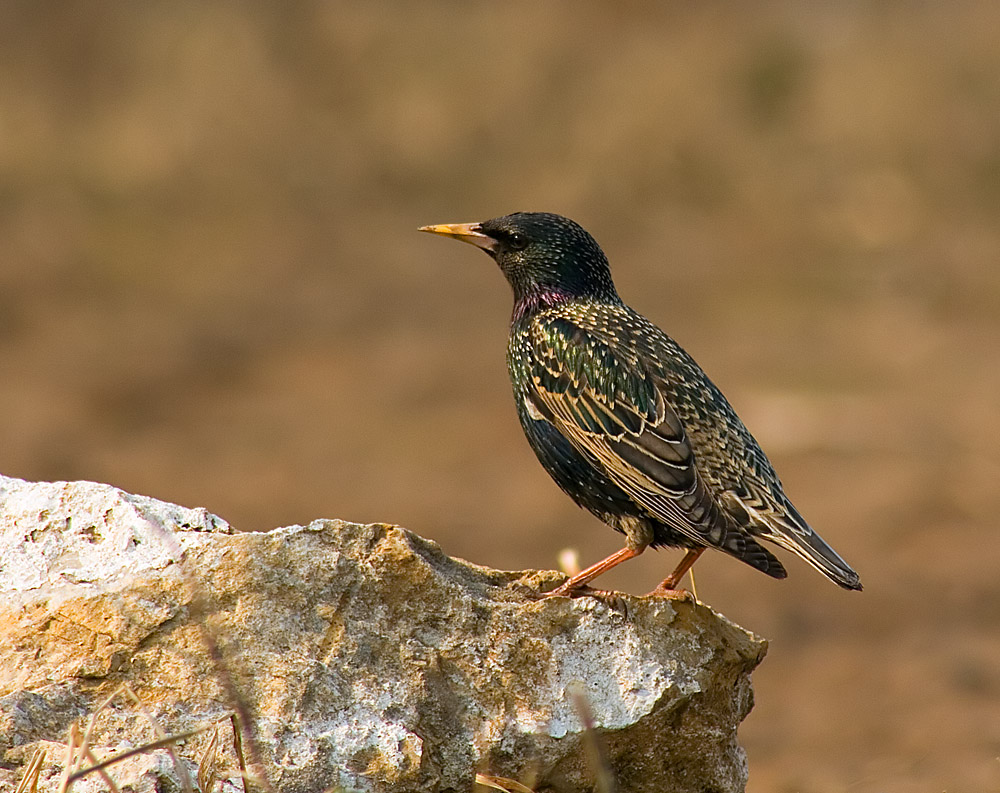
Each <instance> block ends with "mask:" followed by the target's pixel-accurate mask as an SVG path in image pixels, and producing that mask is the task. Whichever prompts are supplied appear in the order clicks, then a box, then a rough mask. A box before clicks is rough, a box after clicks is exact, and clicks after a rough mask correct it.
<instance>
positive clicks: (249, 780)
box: [229, 713, 256, 793]
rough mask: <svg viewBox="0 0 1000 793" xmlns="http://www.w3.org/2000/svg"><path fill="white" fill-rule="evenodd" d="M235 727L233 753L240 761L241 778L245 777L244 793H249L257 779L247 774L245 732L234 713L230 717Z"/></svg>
mask: <svg viewBox="0 0 1000 793" xmlns="http://www.w3.org/2000/svg"><path fill="white" fill-rule="evenodd" d="M229 721H230V723H231V724H232V725H233V751H234V752H236V759H237V760H239V761H240V776H242V777H243V791H244V793H247V791H249V790H250V785H251V784H256V779H255V778H254V777H252V776H251V775H250V774H249V773H248V772H247V758H246V755H245V754H244V753H243V732H242V729H241V727H240V717H239V716H238V715H237V714H236V713H234V714H233V715H231V716H230V717H229Z"/></svg>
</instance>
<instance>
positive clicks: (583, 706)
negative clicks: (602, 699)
mask: <svg viewBox="0 0 1000 793" xmlns="http://www.w3.org/2000/svg"><path fill="white" fill-rule="evenodd" d="M568 691H569V695H570V696H571V697H572V698H573V706H574V707H575V708H576V712H577V714H579V716H580V723H581V724H582V725H583V729H584V732H583V746H584V750H585V751H586V753H587V764H588V765H589V766H590V770H591V771H592V772H593V774H594V791H595V793H617V790H618V782H617V780H616V779H615V774H614V771H613V770H612V768H611V763H609V762H608V755H607V752H606V751H605V748H604V742H603V741H602V740H601V736H600V734H599V733H598V732H597V729H596V724H595V723H594V714H593V711H592V710H591V709H590V701H589V700H588V699H587V695H586V693H585V691H584V688H583V686H582V685H580V684H575V685H573V684H571V685H570V686H569V687H568Z"/></svg>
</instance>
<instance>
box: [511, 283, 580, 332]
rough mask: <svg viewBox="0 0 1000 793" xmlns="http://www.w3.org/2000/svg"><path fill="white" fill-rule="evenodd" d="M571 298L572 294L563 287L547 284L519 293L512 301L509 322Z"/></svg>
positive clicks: (512, 322)
mask: <svg viewBox="0 0 1000 793" xmlns="http://www.w3.org/2000/svg"><path fill="white" fill-rule="evenodd" d="M572 299H573V295H572V294H571V293H570V292H567V291H566V290H564V289H559V288H558V287H552V286H547V287H543V288H539V289H532V290H531V291H530V292H527V293H526V294H524V295H521V296H519V297H518V298H517V300H516V301H515V302H514V313H513V315H512V316H511V319H510V324H511V325H513V324H514V323H516V322H518V321H520V320H522V319H524V318H525V317H529V316H531V315H532V314H536V313H538V312H539V311H542V310H544V309H546V308H552V307H553V306H558V305H560V304H562V303H568V302H569V301H570V300H572Z"/></svg>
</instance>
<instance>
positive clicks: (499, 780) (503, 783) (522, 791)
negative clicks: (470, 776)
mask: <svg viewBox="0 0 1000 793" xmlns="http://www.w3.org/2000/svg"><path fill="white" fill-rule="evenodd" d="M476 784H477V785H482V786H483V787H490V788H493V789H494V790H503V791H504V792H505V793H535V791H533V790H532V789H531V788H529V787H525V786H524V785H522V784H521V783H520V782H518V781H517V780H516V779H506V778H504V777H502V776H490V775H488V774H476Z"/></svg>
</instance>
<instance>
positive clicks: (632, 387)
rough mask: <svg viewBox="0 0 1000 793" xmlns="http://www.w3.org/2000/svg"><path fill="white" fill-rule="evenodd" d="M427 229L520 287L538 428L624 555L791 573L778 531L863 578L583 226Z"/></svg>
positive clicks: (562, 478) (839, 573) (854, 579)
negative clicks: (702, 551)
mask: <svg viewBox="0 0 1000 793" xmlns="http://www.w3.org/2000/svg"><path fill="white" fill-rule="evenodd" d="M456 229H459V230H460V231H456ZM427 230H428V231H436V232H438V233H444V234H450V235H452V236H457V237H459V238H461V239H466V241H471V242H473V243H474V244H476V245H477V246H479V247H481V248H484V249H485V250H486V251H487V252H488V253H490V255H491V256H493V257H494V258H495V259H496V261H497V263H498V264H499V265H500V268H501V269H502V270H503V272H504V274H505V276H506V277H507V280H508V281H509V282H510V284H511V286H512V288H513V290H514V313H513V319H512V322H511V331H510V339H509V344H508V351H507V363H508V368H509V371H510V377H511V383H512V385H513V389H514V396H515V399H516V402H517V409H518V415H519V417H520V420H521V425H522V427H523V428H524V431H525V435H526V436H527V438H528V441H529V443H530V444H531V446H532V448H533V449H534V451H535V453H536V455H537V456H538V459H539V461H540V462H541V463H542V465H543V466H544V467H545V469H546V470H547V471H548V472H549V474H550V475H551V476H552V477H553V479H554V480H555V481H556V483H557V484H558V485H559V486H560V487H561V488H562V489H563V490H564V491H565V492H566V493H567V494H568V495H569V496H570V497H571V498H572V499H573V500H574V501H576V502H577V503H578V504H579V505H580V506H582V507H585V508H586V509H588V510H590V511H591V512H592V513H594V514H595V515H596V516H597V517H599V518H600V519H601V520H603V521H604V522H605V523H607V524H608V525H610V526H612V527H613V528H615V529H617V530H618V531H621V532H622V533H624V534H625V535H626V537H627V540H628V549H630V550H629V552H628V554H626V556H625V557H624V558H628V557H629V556H634V555H635V554H637V553H639V552H641V551H642V549H644V548H645V547H646V546H648V545H653V546H658V545H668V546H680V547H685V548H689V549H699V548H704V547H714V548H718V549H720V550H722V551H725V552H726V553H728V554H730V555H732V556H734V557H736V558H738V559H740V560H742V561H744V562H746V563H747V564H750V565H751V566H753V567H755V568H757V569H759V570H761V571H763V572H765V573H767V574H768V575H771V576H774V577H776V578H784V577H785V575H786V574H785V570H784V568H783V567H782V565H781V563H780V562H779V561H778V560H777V559H776V558H775V557H774V556H773V555H772V554H771V553H770V552H769V551H767V550H766V549H765V548H764V547H763V546H762V545H761V544H760V542H759V540H767V541H770V542H773V543H775V544H777V545H780V546H782V547H785V548H787V549H788V550H791V551H793V552H794V553H796V554H798V555H799V556H801V557H802V558H803V559H805V560H806V561H807V562H809V563H810V564H812V565H813V566H814V567H816V568H817V569H818V570H820V571H821V572H822V573H824V574H825V575H826V576H828V577H829V578H830V579H832V580H833V581H835V582H836V583H838V584H840V585H841V586H843V587H845V588H848V589H860V588H861V584H860V581H859V579H858V576H857V574H856V573H855V572H854V571H853V570H852V569H851V568H850V566H849V565H848V564H847V563H846V562H844V560H843V559H841V558H840V556H838V555H837V553H836V552H835V551H834V550H833V549H832V548H830V546H829V545H827V544H826V543H825V542H824V541H823V540H822V538H820V537H819V535H817V534H816V533H815V532H814V531H813V530H812V529H811V528H810V527H809V525H808V524H807V523H806V522H805V520H803V518H802V516H801V515H800V514H799V513H798V511H797V510H796V509H795V507H794V506H793V505H792V503H791V502H790V501H789V500H788V498H787V497H786V496H785V494H784V491H783V489H782V487H781V482H780V481H779V479H778V477H777V475H776V474H775V472H774V469H773V467H772V466H771V463H770V461H769V460H768V459H767V457H766V456H765V454H764V452H763V451H761V449H760V447H759V446H758V444H757V442H756V441H755V440H754V438H753V436H752V435H751V434H750V433H749V431H748V430H747V429H746V427H745V426H744V425H743V422H742V421H740V418H739V417H738V416H737V415H736V412H735V411H734V410H733V408H732V407H731V406H730V404H729V402H728V401H727V400H726V398H725V397H724V396H723V395H722V393H721V392H720V391H719V389H718V388H716V386H715V385H714V383H712V381H711V380H709V379H708V377H707V376H706V375H705V373H704V372H703V371H702V370H701V368H700V367H699V366H698V364H697V363H695V361H694V360H693V359H692V358H691V357H690V356H689V355H688V354H687V353H686V352H685V351H684V350H683V349H682V348H681V347H680V346H679V345H678V344H677V343H676V342H675V341H674V340H673V339H671V338H670V337H669V336H667V335H666V334H665V333H664V332H663V331H662V330H660V329H659V328H658V327H656V326H655V325H653V324H652V323H651V322H649V321H648V320H647V319H645V318H644V317H642V316H641V315H640V314H638V313H637V312H635V311H633V310H632V309H631V308H629V307H628V306H626V305H625V304H624V303H623V302H622V301H621V299H620V298H619V297H618V294H617V292H616V291H615V288H614V284H613V283H612V281H611V276H610V271H609V269H608V265H607V259H606V258H605V256H604V253H603V252H602V251H601V249H600V247H599V246H598V245H597V243H596V242H595V241H594V240H593V238H592V237H591V236H590V235H589V234H587V232H586V231H584V230H583V229H582V228H580V226H578V225H577V224H575V223H573V221H570V220H568V219H566V218H563V217H560V216H558V215H549V214H542V213H518V214H515V215H509V216H506V217H502V218H497V219H494V220H489V221H485V222H483V223H480V224H470V225H467V226H453V227H446V226H440V227H428V228H427ZM619 553H620V554H622V553H625V552H624V551H623V552H619ZM693 558H696V557H693ZM693 558H692V560H691V561H692V562H693ZM609 560H611V557H609ZM606 561H608V560H606ZM617 561H620V559H619V560H615V561H612V562H611V564H609V565H606V566H604V567H601V566H600V565H601V563H599V565H597V566H595V568H600V569H598V570H597V572H595V573H594V574H595V575H596V574H597V573H599V572H601V571H603V570H604V569H607V567H608V566H613V564H616V563H617ZM590 577H592V576H590ZM590 577H588V576H586V575H584V576H582V577H580V578H579V580H578V581H577V579H574V581H573V582H571V583H572V584H573V585H576V584H577V583H579V584H584V583H586V581H588V580H590ZM668 582H671V583H670V584H669V585H668V587H667V588H672V586H673V584H674V583H676V582H675V581H673V579H672V578H671V579H668ZM668 582H665V584H667V583H668ZM567 591H568V590H567Z"/></svg>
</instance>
